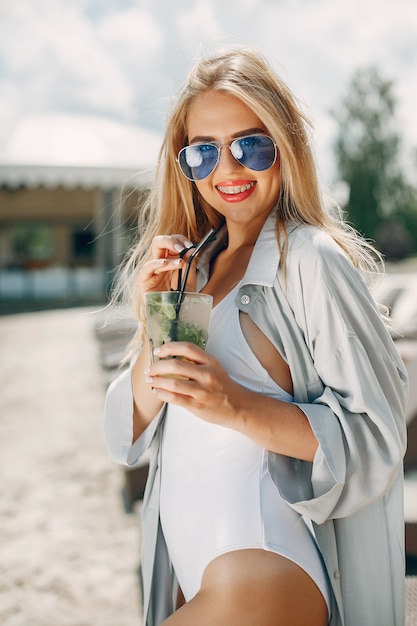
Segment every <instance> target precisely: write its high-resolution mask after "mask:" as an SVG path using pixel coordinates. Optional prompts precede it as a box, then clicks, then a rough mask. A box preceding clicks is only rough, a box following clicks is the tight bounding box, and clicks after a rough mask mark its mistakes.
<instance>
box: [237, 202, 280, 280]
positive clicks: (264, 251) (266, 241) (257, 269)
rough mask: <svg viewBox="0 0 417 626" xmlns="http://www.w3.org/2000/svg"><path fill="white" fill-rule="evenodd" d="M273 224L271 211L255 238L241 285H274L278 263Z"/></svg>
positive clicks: (274, 216) (274, 220) (274, 217)
mask: <svg viewBox="0 0 417 626" xmlns="http://www.w3.org/2000/svg"><path fill="white" fill-rule="evenodd" d="M275 226H276V215H275V211H273V212H272V213H271V214H270V215H269V216H268V218H267V220H266V222H265V224H264V225H263V227H262V230H261V232H260V233H259V236H258V239H257V240H256V243H255V246H254V248H253V252H252V254H251V257H250V259H249V263H248V266H247V268H246V272H245V274H244V276H243V279H242V285H265V286H266V287H272V286H273V285H274V282H275V278H276V275H277V271H278V267H279V263H280V254H279V248H278V243H277V238H276V231H275Z"/></svg>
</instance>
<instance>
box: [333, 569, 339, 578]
mask: <svg viewBox="0 0 417 626" xmlns="http://www.w3.org/2000/svg"><path fill="white" fill-rule="evenodd" d="M334 577H335V579H336V580H339V578H340V570H338V569H337V570H336V571H335V573H334Z"/></svg>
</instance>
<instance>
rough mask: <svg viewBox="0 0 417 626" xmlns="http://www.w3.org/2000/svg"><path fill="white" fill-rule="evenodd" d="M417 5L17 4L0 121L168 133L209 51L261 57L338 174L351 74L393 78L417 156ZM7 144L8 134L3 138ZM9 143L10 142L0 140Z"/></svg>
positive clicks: (4, 44)
mask: <svg viewBox="0 0 417 626" xmlns="http://www.w3.org/2000/svg"><path fill="white" fill-rule="evenodd" d="M414 6H415V0H396V1H395V2H392V0H340V2H334V0H280V1H279V2H278V1H277V0H227V1H225V0H176V1H175V2H173V1H172V0H119V1H118V2H117V3H116V2H114V0H71V2H68V1H67V0H19V1H18V2H13V3H12V2H10V3H2V6H1V7H0V90H1V92H2V100H1V101H0V121H3V123H4V122H5V121H6V122H7V121H8V120H9V119H11V118H12V117H13V116H17V115H25V114H27V113H44V112H48V111H51V112H77V111H78V112H82V113H90V114H93V113H96V114H100V115H109V116H112V117H114V118H119V119H121V120H128V121H135V122H136V123H139V124H142V125H145V126H149V127H150V128H153V129H156V130H161V129H162V127H163V123H164V118H165V113H166V109H167V107H168V104H169V102H170V100H171V96H172V95H173V94H174V93H175V92H176V90H177V89H178V87H179V86H180V85H181V84H182V83H183V81H184V79H185V76H186V73H187V72H188V70H189V69H190V68H191V67H192V65H194V63H195V60H196V59H197V58H198V57H199V56H200V54H201V52H206V51H207V50H211V49H213V48H216V47H219V46H221V45H222V44H225V43H236V44H247V45H255V46H257V47H259V48H260V49H261V50H262V51H263V52H265V54H266V55H267V56H268V57H269V58H270V60H271V62H272V63H273V65H274V66H275V68H276V69H277V70H278V71H279V72H280V74H281V75H282V76H283V78H284V79H285V80H287V82H288V83H289V85H290V86H291V87H292V89H293V90H294V91H295V93H296V94H297V96H299V97H300V98H301V100H302V101H304V102H305V107H306V109H307V112H308V114H309V115H310V117H312V119H313V121H314V122H315V125H316V142H317V145H318V153H319V158H320V160H321V162H322V164H323V168H324V170H325V171H326V172H327V171H331V167H332V166H331V162H332V147H331V143H332V140H333V138H334V135H335V132H336V131H337V128H336V126H335V123H334V120H333V119H332V117H331V115H330V109H332V108H334V107H335V106H337V104H338V102H339V101H340V99H341V97H342V96H343V95H344V94H345V92H346V90H347V88H348V83H349V80H350V78H351V76H352V74H353V72H354V71H355V70H356V69H357V68H359V67H363V66H365V65H369V64H371V63H372V64H376V65H378V66H379V67H380V69H381V70H382V71H383V72H384V75H385V76H386V77H387V78H392V80H393V81H394V83H395V91H396V93H397V96H398V109H399V115H400V119H401V121H402V123H403V125H404V127H403V128H404V133H406V134H407V138H408V141H409V143H410V145H411V144H412V143H414V145H417V113H416V108H415V102H414V94H415V93H416V92H417V76H416V72H415V67H416V62H417V59H416V55H417V20H416V19H415V13H416V11H415V9H414ZM0 133H1V130H0ZM0 140H1V137H0Z"/></svg>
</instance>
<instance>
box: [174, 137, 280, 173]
mask: <svg viewBox="0 0 417 626" xmlns="http://www.w3.org/2000/svg"><path fill="white" fill-rule="evenodd" d="M250 137H265V138H267V139H270V140H271V143H272V145H273V146H274V151H275V155H274V160H273V161H272V163H271V165H269V166H268V167H266V168H265V169H263V170H255V169H253V168H251V167H249V166H248V165H246V164H245V163H241V162H240V161H239V159H238V158H237V157H236V156H235V155H234V154H233V150H232V146H233V144H235V143H236V142H239V141H242V140H243V139H249V138H250ZM194 146H195V147H196V146H214V147H215V148H217V159H216V163H215V165H214V167H213V169H212V170H211V171H210V172H209V173H208V174H206V176H203V178H191V177H190V176H188V175H187V174H186V173H185V172H184V170H183V169H182V167H181V162H180V155H181V154H182V153H184V151H185V150H186V149H187V148H193V147H194ZM226 147H227V148H229V150H230V153H231V155H232V156H233V158H234V159H235V160H236V162H237V163H239V165H241V166H242V167H247V168H248V169H249V170H252V171H253V172H266V171H267V170H269V169H270V168H271V167H272V166H273V165H275V163H276V160H277V157H278V147H277V144H276V143H275V141H274V140H273V139H272V137H271V136H270V135H264V134H262V133H252V134H250V135H244V136H243V137H236V139H233V140H232V141H230V142H228V143H220V142H218V141H200V142H198V143H192V144H190V145H188V146H184V147H183V148H181V150H180V151H179V152H178V156H177V159H176V161H177V163H178V165H179V168H180V170H181V173H182V174H183V175H184V176H185V177H186V178H187V179H188V180H190V181H191V182H193V183H195V182H199V181H200V180H205V179H206V178H208V177H209V176H210V175H211V174H212V173H213V172H214V170H215V169H216V167H217V166H218V164H219V161H220V155H221V151H222V148H226ZM242 156H243V155H242ZM188 167H190V166H188ZM190 169H191V167H190Z"/></svg>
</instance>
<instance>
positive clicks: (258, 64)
mask: <svg viewBox="0 0 417 626" xmlns="http://www.w3.org/2000/svg"><path fill="white" fill-rule="evenodd" d="M207 91H220V92H222V93H226V94H230V95H233V96H235V97H236V98H238V99H239V100H241V101H242V102H243V103H244V104H246V105H247V106H248V107H249V108H250V109H251V110H252V111H253V112H254V113H255V114H256V115H257V116H258V118H259V119H260V120H261V122H262V123H263V124H264V125H265V126H266V128H267V129H268V134H269V135H271V137H273V139H274V140H275V142H276V144H277V147H278V153H279V159H280V169H281V191H280V197H279V200H278V211H277V222H276V231H277V240H278V243H279V246H280V248H281V255H282V259H283V267H284V271H285V259H286V228H285V226H286V224H287V223H288V222H292V223H299V224H309V225H312V226H317V227H319V228H321V229H323V230H325V231H326V232H328V233H329V234H330V235H331V236H332V237H333V239H334V240H335V241H336V242H337V243H338V244H339V245H340V247H341V248H342V249H343V250H344V251H345V252H346V254H347V255H348V257H349V258H350V259H351V261H352V263H353V264H354V265H355V266H356V267H357V268H358V269H361V270H364V271H365V270H366V271H371V272H373V273H374V272H376V271H377V269H378V262H379V261H380V257H379V256H378V254H377V253H376V251H375V250H374V248H373V247H372V246H371V245H370V244H369V243H368V242H367V241H365V240H363V239H362V238H361V237H360V236H359V235H358V234H357V233H356V232H355V231H354V230H353V229H352V228H351V227H349V226H348V225H347V224H346V223H345V222H344V221H343V219H342V216H341V213H340V210H339V209H338V207H337V205H336V204H335V207H334V208H335V210H334V211H333V212H330V211H329V210H328V209H327V208H326V206H325V204H324V199H323V195H322V193H321V191H320V186H319V182H318V177H317V168H316V164H315V160H314V156H313V152H312V149H311V145H310V140H309V134H308V129H311V124H310V122H309V120H308V119H307V117H306V116H305V114H304V113H303V111H302V109H301V107H300V105H299V104H298V103H297V101H296V99H295V97H294V95H293V94H292V93H291V91H290V89H289V88H288V87H287V85H286V84H285V83H284V82H283V81H282V80H281V79H280V78H279V76H277V74H276V73H275V71H274V70H273V69H272V67H271V66H270V65H269V63H268V62H267V61H266V59H265V58H264V57H263V55H262V54H260V53H259V52H258V51H255V50H253V49H247V48H244V49H242V48H238V49H229V50H226V51H221V52H219V53H217V54H215V55H213V56H208V57H206V58H203V59H202V60H201V61H200V62H199V63H198V64H197V65H196V67H195V68H194V69H193V70H192V71H191V73H190V75H189V77H188V80H187V81H186V83H185V85H184V87H183V89H182V90H181V91H180V93H179V95H178V97H177V99H176V101H175V102H174V104H173V107H172V110H171V112H170V115H169V117H168V121H167V126H166V132H165V137H164V140H163V143H162V146H161V150H160V153H159V159H158V165H157V170H156V174H155V179H154V184H153V187H152V189H151V192H150V195H149V198H148V201H147V203H146V205H145V207H144V210H143V212H142V214H141V216H140V223H139V237H140V238H139V241H138V243H137V245H136V246H135V247H134V249H133V250H132V251H131V253H130V255H129V256H128V257H127V260H126V262H125V263H124V264H123V265H122V267H121V268H120V272H119V274H118V282H117V286H116V297H121V298H122V300H123V302H124V303H125V304H129V305H130V306H131V307H133V309H134V310H135V312H136V315H137V316H138V317H139V319H140V320H142V319H143V311H141V298H140V295H139V294H138V293H137V287H136V284H137V280H136V276H137V273H138V271H139V270H140V267H141V265H142V263H143V262H144V261H145V260H146V259H147V258H149V254H150V247H151V242H152V239H153V238H154V237H155V236H156V235H159V234H172V233H181V234H183V235H185V236H186V237H188V238H189V239H190V240H191V241H194V242H196V241H198V240H199V239H200V238H201V237H202V236H203V235H204V234H205V233H206V232H207V231H208V230H209V228H210V227H214V228H218V227H219V226H220V225H221V224H222V222H223V218H222V216H221V215H220V214H219V213H218V212H217V211H216V210H214V209H213V208H212V207H211V206H209V205H208V204H207V203H206V202H205V201H204V199H203V198H202V197H201V196H200V194H199V192H198V191H197V188H196V186H195V185H194V183H192V182H190V181H189V180H188V179H186V178H185V176H183V174H182V173H181V172H180V170H179V167H178V163H177V162H176V159H177V155H178V152H179V150H180V149H181V148H183V147H184V146H185V145H187V143H188V137H187V117H188V111H189V108H190V105H191V103H192V102H193V101H194V100H195V98H197V97H198V96H199V95H201V94H202V93H204V92H207ZM377 261H378V262H377Z"/></svg>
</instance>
